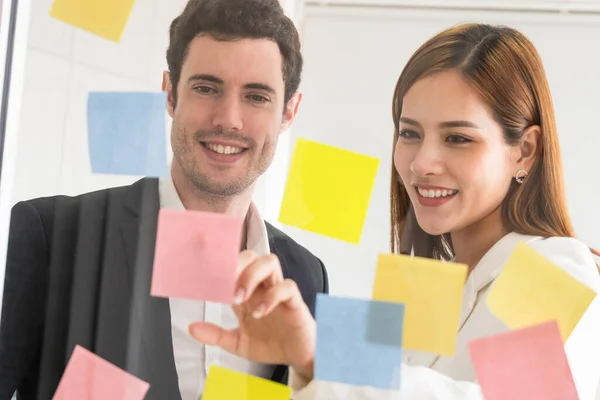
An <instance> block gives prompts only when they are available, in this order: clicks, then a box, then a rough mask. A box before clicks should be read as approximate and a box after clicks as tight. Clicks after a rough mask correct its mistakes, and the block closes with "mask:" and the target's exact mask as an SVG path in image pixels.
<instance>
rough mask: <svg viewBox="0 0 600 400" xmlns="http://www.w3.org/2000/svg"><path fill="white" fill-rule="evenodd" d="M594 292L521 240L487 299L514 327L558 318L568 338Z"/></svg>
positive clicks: (493, 308)
mask: <svg viewBox="0 0 600 400" xmlns="http://www.w3.org/2000/svg"><path fill="white" fill-rule="evenodd" d="M595 296H596V293H595V292H594V291H593V290H592V289H590V288H588V287H587V286H585V285H584V284H583V283H581V282H579V281H578V280H577V279H575V278H574V277H572V276H571V275H570V274H569V273H567V272H565V271H564V270H563V269H562V268H560V267H558V266H556V265H554V264H552V263H551V262H550V261H549V260H547V259H546V258H545V257H543V256H542V255H540V254H539V253H537V252H536V251H535V250H534V249H532V248H531V247H530V246H528V245H527V244H525V243H519V244H518V245H517V247H516V248H515V250H514V251H513V253H512V254H511V256H510V258H509V259H508V261H507V262H506V264H505V265H504V268H503V270H502V272H501V273H500V275H499V276H498V278H496V281H495V282H494V285H493V286H492V288H491V289H490V292H489V294H488V296H487V299H486V302H487V305H488V307H489V309H490V311H491V312H492V313H493V314H494V315H496V316H497V317H498V318H499V319H500V320H502V321H503V322H504V323H505V324H506V325H508V326H509V327H510V328H513V329H516V328H523V327H526V326H530V325H535V324H539V323H542V322H546V321H553V320H556V321H558V326H559V328H560V332H561V335H562V338H563V341H566V339H567V338H568V337H569V335H570V334H571V332H572V331H573V328H575V325H577V322H578V321H579V319H580V318H581V316H582V315H583V313H584V312H585V310H586V309H587V308H588V306H589V305H590V303H591V302H592V300H593V299H594V297H595Z"/></svg>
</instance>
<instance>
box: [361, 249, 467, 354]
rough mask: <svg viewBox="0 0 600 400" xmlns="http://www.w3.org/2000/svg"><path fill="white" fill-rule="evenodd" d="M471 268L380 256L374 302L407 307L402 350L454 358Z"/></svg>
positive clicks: (390, 255)
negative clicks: (466, 284)
mask: <svg viewBox="0 0 600 400" xmlns="http://www.w3.org/2000/svg"><path fill="white" fill-rule="evenodd" d="M466 278H467V266H466V265H464V264H458V263H450V262H447V263H444V262H441V261H436V260H432V259H428V258H421V257H410V256H405V255H392V254H380V255H379V258H378V262H377V272H376V273H375V285H374V287H373V299H374V300H380V301H390V302H397V303H404V305H405V310H406V311H405V315H404V331H403V335H404V336H403V344H402V347H404V348H405V349H409V350H419V351H426V352H430V353H434V354H440V355H453V354H454V351H455V347H456V337H457V335H458V329H459V326H458V324H459V319H460V309H461V304H462V297H463V288H464V285H465V281H466Z"/></svg>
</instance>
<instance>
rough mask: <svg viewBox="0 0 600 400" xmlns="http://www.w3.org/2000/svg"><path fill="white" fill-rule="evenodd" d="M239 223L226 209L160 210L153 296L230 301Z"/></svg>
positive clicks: (239, 229)
mask: <svg viewBox="0 0 600 400" xmlns="http://www.w3.org/2000/svg"><path fill="white" fill-rule="evenodd" d="M242 225H243V220H242V218H237V217H232V216H228V215H224V214H217V213H207V212H200V211H180V210H169V209H161V210H160V211H159V213H158V226H157V233H156V248H155V252H154V268H153V270H152V286H151V294H152V296H156V297H177V298H184V299H192V300H203V301H212V302H216V303H224V304H231V303H232V301H233V294H234V290H235V287H234V286H235V281H236V269H237V256H238V253H239V252H240V246H241V240H242Z"/></svg>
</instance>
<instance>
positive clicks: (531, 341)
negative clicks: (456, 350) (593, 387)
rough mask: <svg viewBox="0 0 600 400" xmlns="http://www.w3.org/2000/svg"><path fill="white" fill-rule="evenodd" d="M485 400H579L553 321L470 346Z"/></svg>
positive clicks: (484, 339) (470, 344)
mask: <svg viewBox="0 0 600 400" xmlns="http://www.w3.org/2000/svg"><path fill="white" fill-rule="evenodd" d="M469 351H470V353H471V360H472V361H473V367H474V368H475V375H476V376H477V380H478V382H479V385H480V386H481V391H482V393H483V396H484V397H485V399H486V400H506V399H511V400H578V398H579V397H578V396H577V390H576V388H575V383H574V382H573V376H572V374H571V369H570V367H569V363H568V361H567V356H566V355H565V349H564V345H563V342H562V339H561V335H560V330H559V328H558V324H557V323H556V321H552V322H546V323H543V324H539V325H534V326H530V327H527V328H524V329H519V330H514V331H511V332H506V333H501V334H499V335H494V336H490V337H485V338H482V339H477V340H473V341H471V342H470V343H469Z"/></svg>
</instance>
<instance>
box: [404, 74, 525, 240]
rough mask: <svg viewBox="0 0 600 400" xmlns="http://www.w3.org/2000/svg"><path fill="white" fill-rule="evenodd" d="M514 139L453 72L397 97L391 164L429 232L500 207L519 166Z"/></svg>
mask: <svg viewBox="0 0 600 400" xmlns="http://www.w3.org/2000/svg"><path fill="white" fill-rule="evenodd" d="M518 159H519V155H518V146H516V147H511V146H509V145H508V144H506V142H505V140H504V138H503V134H502V129H501V127H500V125H499V124H498V123H497V122H496V121H495V120H494V119H493V118H492V116H491V114H490V110H489V109H488V107H487V106H486V105H485V103H484V102H483V101H482V100H481V99H480V98H479V96H478V95H477V94H476V92H475V91H474V90H473V89H472V88H471V87H470V86H469V85H468V84H467V82H466V81H465V80H464V78H463V77H462V75H461V74H460V73H459V72H458V71H452V70H451V71H444V72H440V73H437V74H435V75H432V76H430V77H427V78H424V79H422V80H420V81H418V82H416V83H415V84H414V85H413V86H412V88H411V89H410V90H409V91H408V92H407V93H406V95H405V97H404V99H403V102H402V115H401V121H400V136H399V138H398V142H397V144H396V149H395V152H394V165H395V167H396V170H397V171H398V174H400V178H401V179H402V183H403V185H404V186H405V187H406V190H407V192H408V195H409V197H410V200H411V202H412V204H413V208H414V211H415V215H416V217H417V221H418V223H419V225H420V226H421V228H422V229H423V230H424V231H425V232H427V233H429V234H430V235H440V234H444V233H450V232H455V231H457V230H461V229H464V228H466V227H469V226H470V225H472V224H474V223H476V222H478V221H480V220H482V219H484V218H485V217H487V216H488V215H490V214H492V213H493V212H494V211H495V210H497V209H498V208H499V206H500V205H501V203H502V201H503V199H504V197H505V196H506V194H507V192H508V189H509V187H510V183H511V179H513V177H514V176H515V173H516V172H517V170H518V169H519V168H518V162H517V161H518Z"/></svg>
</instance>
